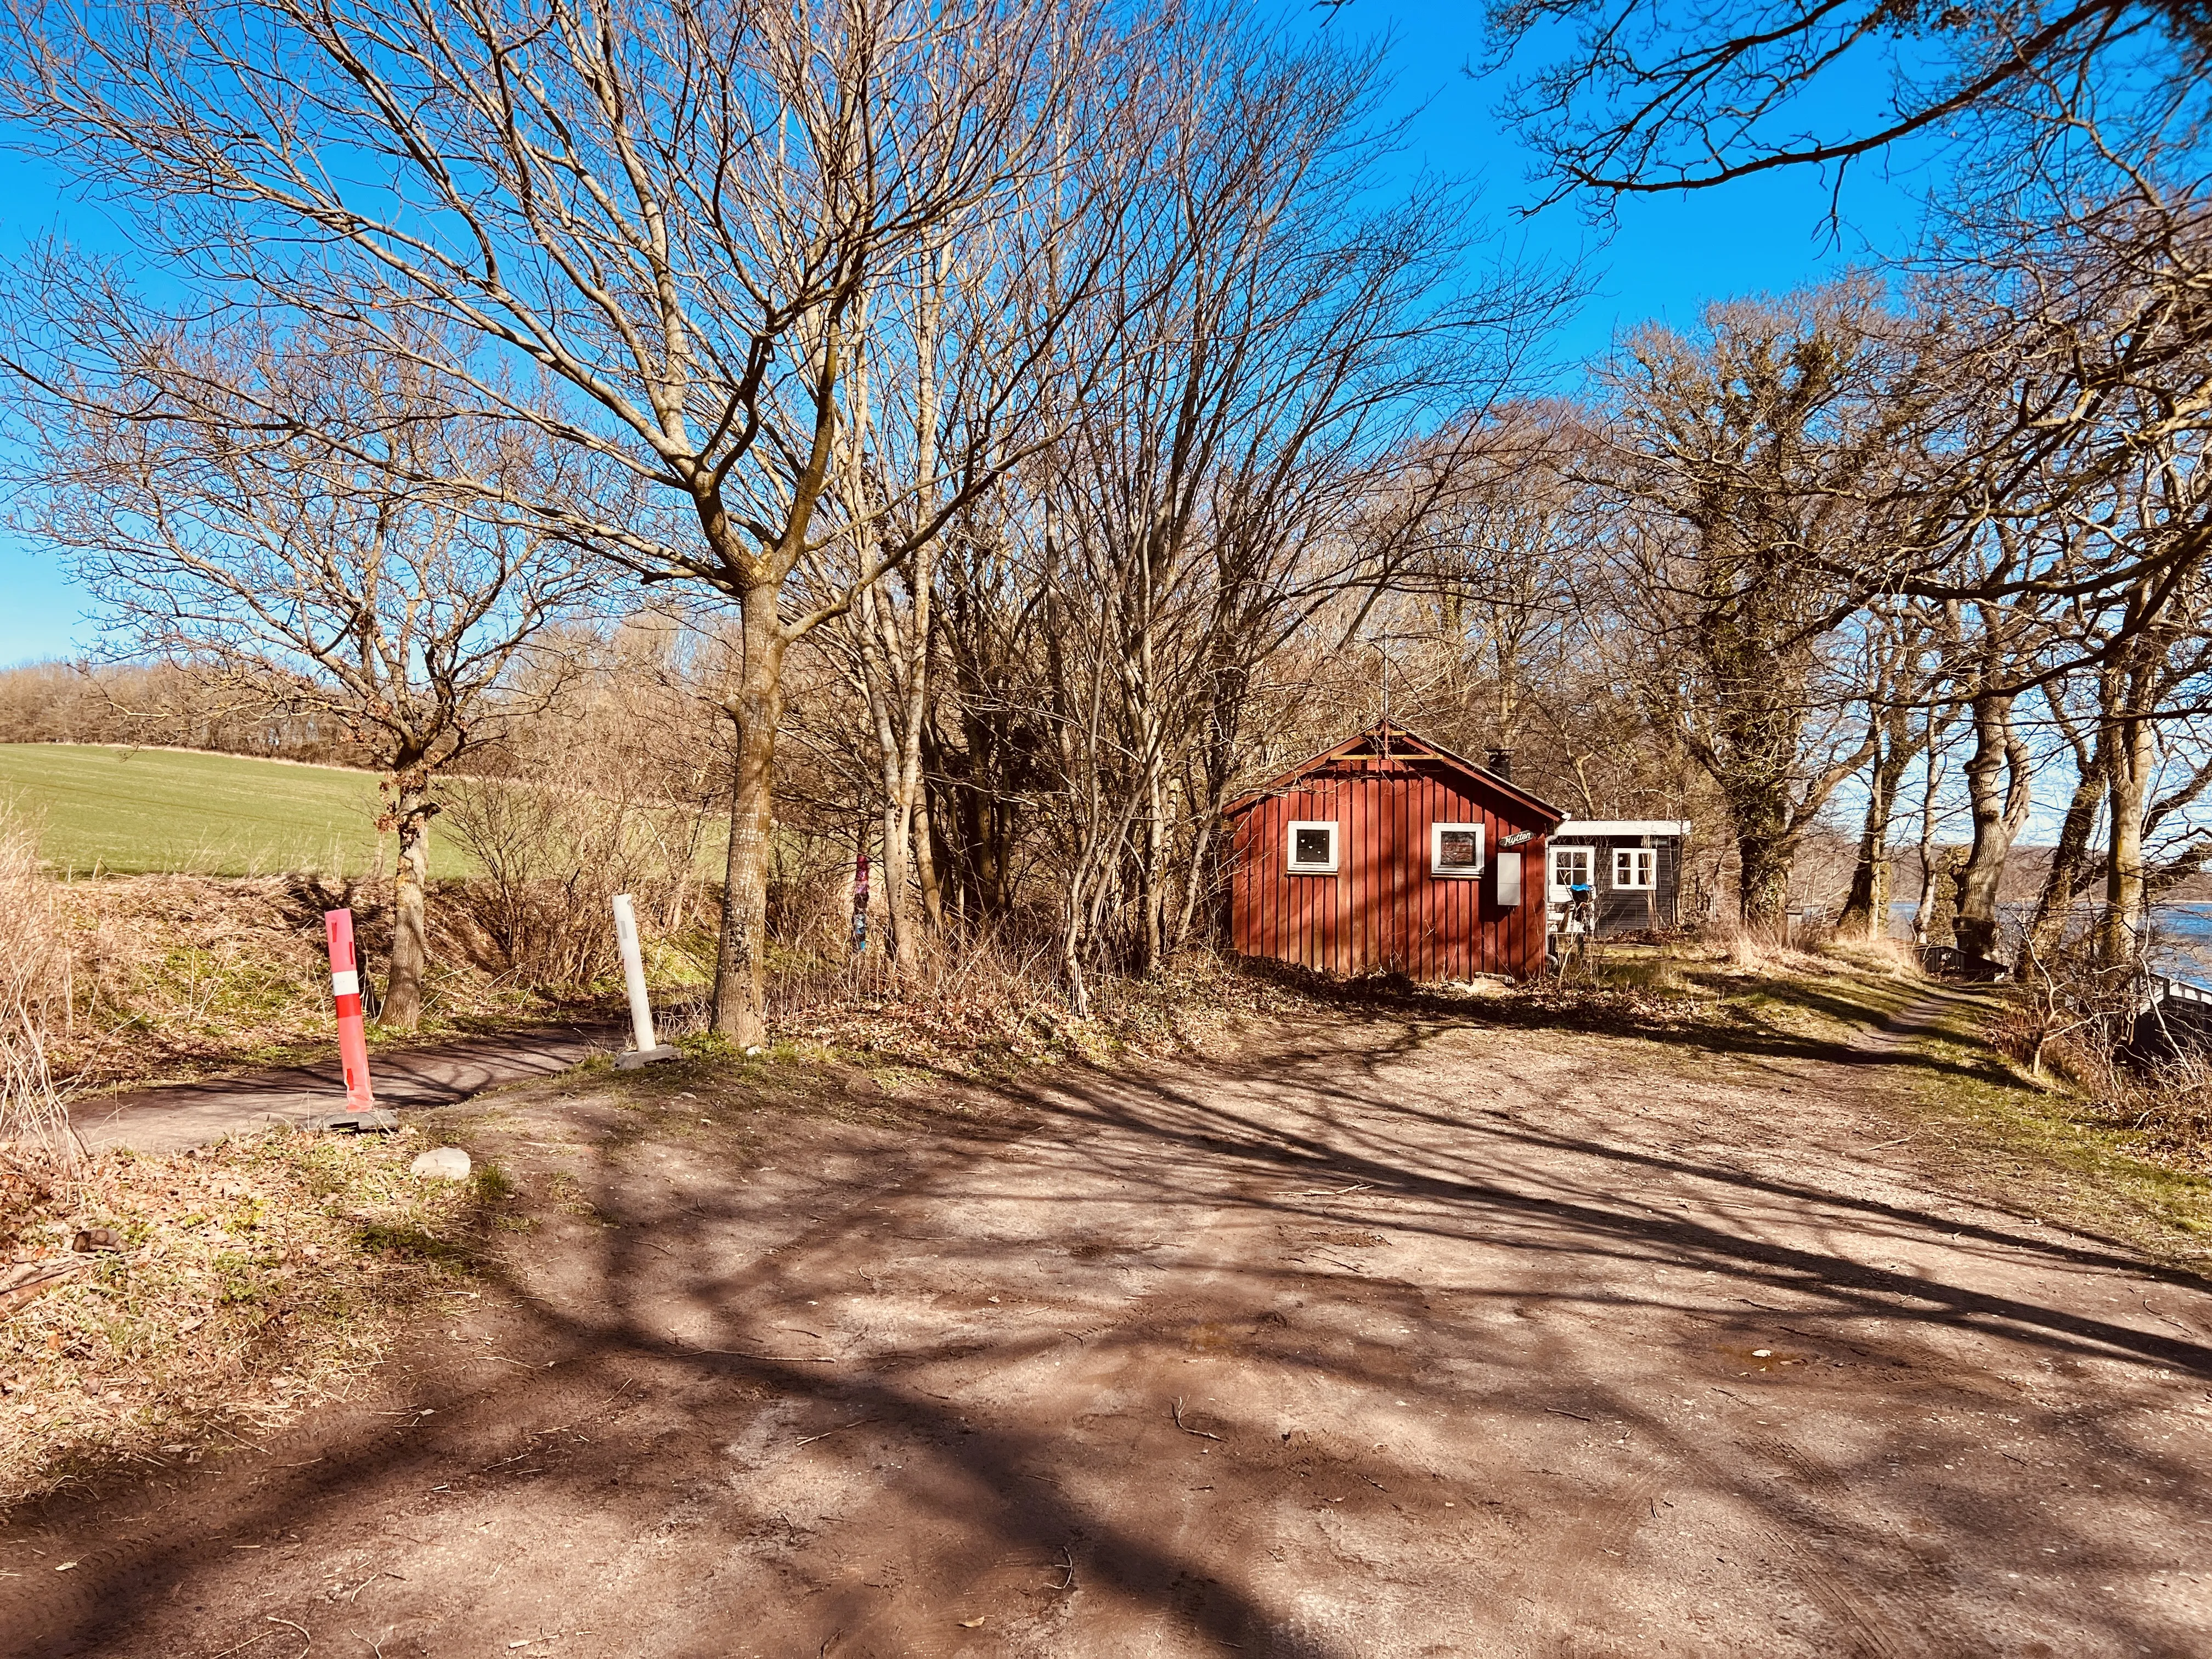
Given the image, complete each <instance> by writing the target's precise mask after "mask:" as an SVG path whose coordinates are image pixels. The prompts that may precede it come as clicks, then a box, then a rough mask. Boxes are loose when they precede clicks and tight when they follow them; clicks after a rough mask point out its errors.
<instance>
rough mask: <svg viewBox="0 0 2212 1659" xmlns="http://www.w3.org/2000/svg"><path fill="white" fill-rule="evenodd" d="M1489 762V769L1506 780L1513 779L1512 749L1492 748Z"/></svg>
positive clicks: (1510, 780)
mask: <svg viewBox="0 0 2212 1659" xmlns="http://www.w3.org/2000/svg"><path fill="white" fill-rule="evenodd" d="M1489 764H1490V769H1491V770H1492V771H1493V772H1495V773H1497V774H1498V776H1499V777H1501V778H1503V779H1504V780H1505V781H1506V782H1508V783H1510V782H1512V781H1513V751H1512V750H1510V749H1493V750H1491V751H1490V763H1489Z"/></svg>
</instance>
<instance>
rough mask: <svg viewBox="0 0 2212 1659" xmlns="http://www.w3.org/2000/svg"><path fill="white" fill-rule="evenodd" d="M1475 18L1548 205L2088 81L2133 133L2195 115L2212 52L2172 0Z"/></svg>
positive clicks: (1599, 11) (1899, 132) (2046, 115)
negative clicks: (1504, 72)
mask: <svg viewBox="0 0 2212 1659" xmlns="http://www.w3.org/2000/svg"><path fill="white" fill-rule="evenodd" d="M1489 15H1490V21H1491V28H1492V41H1493V43H1494V46H1493V56H1492V67H1497V66H1498V65H1500V64H1504V62H1505V61H1506V60H1507V59H1509V58H1511V57H1512V56H1514V55H1515V54H1516V52H1521V51H1522V50H1524V49H1525V50H1526V52H1527V53H1528V58H1527V59H1525V60H1524V63H1523V67H1522V74H1521V76H1520V77H1519V78H1518V80H1517V81H1516V83H1515V84H1514V86H1513V88H1512V89H1511V91H1510V94H1508V96H1507V99H1506V101H1505V110H1504V112H1505V114H1506V116H1507V118H1508V119H1510V120H1512V121H1514V122H1515V123H1516V125H1519V126H1520V127H1521V128H1522V131H1523V133H1524V135H1525V137H1526V139H1527V142H1528V143H1530V144H1531V145H1532V146H1533V147H1534V149H1535V150H1536V153H1537V154H1538V155H1541V157H1543V158H1544V160H1545V161H1546V163H1547V169H1548V171H1549V173H1550V174H1551V177H1552V190H1551V199H1553V200H1557V199H1559V198H1561V197H1565V195H1566V194H1567V193H1569V192H1571V191H1578V190H1588V191H1601V192H1606V193H1608V194H1614V195H1631V194H1643V193H1648V192H1650V191H1667V190H1686V189H1699V188H1706V187H1711V186H1713V185H1725V184H1728V183H1730V182H1732V181H1734V180H1736V179H1743V178H1747V177H1749V176H1752V175H1753V174H1756V173H1765V172H1771V171H1772V170H1774V169H1776V168H1778V167H1820V168H1823V169H1826V170H1829V171H1830V172H1832V173H1841V171H1842V170H1843V169H1844V168H1845V167H1848V166H1849V165H1850V163H1851V162H1853V161H1857V160H1859V159H1861V158H1863V157H1868V156H1873V155H1877V154H1878V153H1880V152H1881V151H1884V150H1887V149H1890V148H1891V147H1892V146H1894V145H1897V144H1899V143H1901V142H1904V141H1909V140H1913V139H1916V138H1928V139H1942V138H1951V137H1955V136H1956V135H1957V134H1958V133H1959V132H1960V130H1961V129H1964V128H1971V127H1972V126H1973V125H1975V124H1976V122H1977V121H1978V120H1992V121H1993V124H1994V125H1998V126H2000V127H2005V128H2010V127H2014V126H2015V125H2016V119H2015V120H2010V121H2008V120H2006V119H2005V118H2007V117H2011V118H2020V117H2023V116H2025V117H2026V118H2029V119H2031V120H2036V121H2039V122H2043V123H2045V124H2051V123H2060V124H2063V122H2065V121H2066V120H2068V119H2069V118H2070V117H2071V115H2072V113H2074V112H2075V109H2076V107H2077V106H2076V104H2075V100H2081V99H2084V98H2088V97H2093V96H2100V95H2101V97H2102V98H2103V99H2105V100H2106V101H2107V102H2108V103H2111V104H2113V105H2117V106H2122V107H2124V109H2125V110H2126V111H2127V112H2128V122H2129V125H2130V126H2133V127H2135V128H2136V129H2138V130H2140V128H2142V126H2143V125H2149V124H2172V125H2182V124H2183V123H2184V122H2185V118H2186V112H2188V111H2191V110H2197V111H2201V110H2202V108H2203V87H2204V80H2205V76H2204V71H2205V69H2206V68H2207V66H2208V64H2212V21H2208V19H2207V17H2206V15H2205V13H2204V10H2203V8H2202V7H2201V6H2198V5H2197V4H2194V3H2192V0H2075V3H2069V4H2061V5H2057V6H2054V7H2048V8H2020V7H2015V6H2008V5H2002V4H1997V3H1992V0H1978V3H1970V4H1966V5H1958V6H1947V7H1942V8H1932V9H1931V8H1925V7H1912V8H1905V9H1900V8H1899V7H1897V6H1895V5H1893V4H1890V3H1887V0H1846V3H1836V0H1725V3H1722V4H1717V5H1712V6H1704V7H1699V8H1694V9H1682V8H1678V7H1674V6H1668V5H1665V4H1662V3H1660V0H1492V3H1491V4H1490V6H1489ZM1876 87H1881V88H1884V95H1882V96H1880V97H1879V98H1877V97H1875V96H1870V95H1869V91H1870V89H1871V88H1876ZM2017 155H2018V151H2017V150H2016V149H2015V151H2014V152H2013V159H2015V161H2016V159H2017ZM1992 159H1995V157H1994V154H1993V156H1992Z"/></svg>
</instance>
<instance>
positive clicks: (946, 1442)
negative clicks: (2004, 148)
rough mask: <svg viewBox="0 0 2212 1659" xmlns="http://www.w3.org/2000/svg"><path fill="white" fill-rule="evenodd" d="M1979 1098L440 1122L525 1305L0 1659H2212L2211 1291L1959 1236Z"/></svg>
mask: <svg viewBox="0 0 2212 1659" xmlns="http://www.w3.org/2000/svg"><path fill="white" fill-rule="evenodd" d="M1950 1063H1953V1062H1951V1061H1948V1060H1943V1059H1941V1058H1939V1057H1937V1056H1936V1055H1935V1054H1932V1053H1930V1052H1924V1051H1922V1050H1919V1049H1917V1048H1915V1047H1913V1045H1911V1043H1909V1042H1907V1043H1894V1044H1889V1045H1883V1044H1879V1043H1876V1044H1869V1045H1867V1046H1865V1047H1863V1048H1860V1049H1857V1050H1851V1051H1839V1050H1835V1049H1831V1048H1821V1047H1820V1046H1819V1045H1817V1044H1814V1043H1811V1042H1805V1043H1792V1042H1773V1043H1768V1044H1765V1045H1763V1046H1761V1047H1760V1048H1757V1049H1755V1050H1747V1051H1745V1052H1740V1053H1734V1054H1717V1053H1714V1052H1711V1051H1710V1050H1709V1049H1705V1048H1699V1046H1698V1045H1696V1044H1694V1043H1689V1042H1672V1041H1667V1040H1646V1039H1639V1038H1636V1037H1630V1036H1593V1035H1568V1034H1560V1033H1546V1032H1531V1031H1528V1030H1504V1029H1496V1028H1486V1027H1483V1026H1480V1025H1467V1026H1452V1025H1449V1024H1427V1025H1420V1024H1407V1023H1404V1022H1401V1021H1390V1020H1366V1021H1352V1020H1346V1021H1345V1022H1343V1023H1341V1024H1331V1025H1325V1026H1322V1027H1317V1028H1316V1029H1311V1030H1298V1031H1293V1032H1277V1033H1275V1034H1274V1035H1273V1036H1272V1037H1270V1038H1268V1039H1267V1040H1266V1041H1263V1042H1254V1043H1252V1044H1251V1045H1249V1047H1248V1048H1247V1050H1246V1051H1245V1052H1244V1053H1243V1054H1241V1055H1240V1056H1239V1057H1237V1059H1235V1060H1223V1061H1220V1062H1218V1063H1210V1064H1201V1063H1196V1062H1193V1063H1190V1064H1187V1065H1182V1066H1176V1067H1175V1068H1172V1069H1169V1070H1164V1071H1159V1072H1155V1073H1150V1074H1146V1075H1142V1076H1137V1075H1132V1076H1127V1077H1111V1076H1107V1075H1103V1074H1100V1073H1079V1072H1076V1071H1074V1070H1073V1069H1072V1068H1064V1069H1063V1070H1061V1071H1060V1072H1058V1073H1051V1074H1048V1076H1049V1077H1050V1079H1051V1080H1050V1082H1049V1083H1048V1085H1046V1086H1042V1087H1041V1088H1039V1089H1038V1090H1037V1091H1035V1092H1034V1094H1033V1095H1031V1096H1030V1097H1026V1098H1024V1099H1023V1100H1021V1101H1018V1102H1010V1101H1008V1100H1006V1099H1005V1098H1002V1097H991V1096H987V1095H985V1094H983V1093H982V1092H981V1091H976V1090H974V1089H973V1088H970V1087H965V1086H962V1085H951V1084H946V1085H933V1084H931V1083H929V1082H927V1080H918V1081H915V1082H914V1083H913V1084H912V1085H910V1086H902V1090H901V1091H899V1094H898V1095H897V1096H896V1097H885V1096H882V1095H879V1094H874V1093H872V1092H871V1091H872V1089H873V1087H874V1085H872V1084H871V1083H869V1082H868V1080H867V1079H864V1078H860V1077H858V1076H854V1077H852V1078H849V1079H846V1080H845V1081H844V1082H842V1083H837V1084H834V1085H826V1084H817V1085H814V1086H812V1087H811V1089H810V1091H808V1092H807V1093H806V1094H805V1097H804V1098H794V1099H793V1100H791V1101H788V1102H779V1101H778V1100H776V1099H775V1098H772V1097H763V1096H761V1095H758V1094H757V1093H753V1092H749V1091H733V1090H730V1089H727V1088H725V1087H720V1086H718V1085H715V1084H714V1083H713V1082H712V1081H711V1080H709V1079H707V1078H706V1077H705V1076H704V1075H703V1074H702V1075H700V1076H692V1075H690V1074H686V1075H682V1076H674V1075H671V1074H670V1073H671V1072H673V1071H674V1070H675V1068H659V1070H658V1071H657V1072H656V1073H653V1074H641V1076H640V1077H637V1078H629V1079H620V1080H614V1079H607V1078H605V1077H604V1076H602V1077H600V1078H598V1079H592V1078H590V1077H588V1076H586V1077H583V1078H580V1079H579V1078H571V1079H567V1080H565V1081H563V1082H561V1083H558V1084H534V1085H526V1086H524V1087H523V1088H521V1089H519V1090H516V1091H509V1092H508V1093H507V1094H505V1095H502V1096H499V1097H493V1099H492V1100H491V1101H489V1102H487V1103H481V1104H480V1106H479V1108H478V1109H476V1110H475V1111H474V1112H473V1113H472V1114H471V1115H470V1116H469V1118H468V1119H467V1127H465V1129H462V1130H459V1131H457V1133H462V1134H463V1136H464V1138H465V1139H467V1140H468V1141H469V1142H470V1144H471V1145H472V1146H475V1147H476V1149H477V1152H479V1154H480V1155H489V1156H490V1157H491V1158H495V1160H497V1162H498V1164H500V1166H501V1168H502V1169H503V1170H506V1171H507V1172H508V1173H509V1174H510V1175H511V1176H512V1178H513V1182H514V1183H515V1193H516V1195H515V1197H514V1198H513V1200H509V1201H507V1202H506V1203H505V1204H503V1205H501V1206H499V1207H500V1208H501V1209H502V1211H503V1212H506V1213H504V1214H503V1216H502V1218H501V1223H500V1225H498V1226H497V1227H495V1229H494V1231H492V1232H491V1233H490V1235H489V1237H491V1238H492V1239H493V1240H494V1241H495V1246H496V1256H497V1261H496V1264H495V1267H494V1268H493V1269H492V1270H491V1271H490V1272H489V1273H488V1276H487V1277H486V1278H485V1279H483V1281H482V1282H480V1283H479V1284H477V1285H474V1286H472V1287H471V1288H468V1289H465V1290H463V1291H457V1292H456V1293H454V1294H453V1295H451V1296H449V1297H446V1298H444V1300H443V1304H442V1312H441V1316H439V1317H437V1318H436V1319H435V1322H432V1323H428V1324H426V1325H425V1326H424V1327H423V1328H420V1329H419V1330H418V1331H416V1333H415V1334H413V1335H412V1336H411V1337H410V1339H409V1340H407V1341H406V1342H405V1343H404V1345H403V1346H402V1347H401V1348H400V1349H399V1350H398V1352H395V1353H394V1354H393V1356H392V1358H391V1359H390V1360H389V1361H388V1362H387V1363H386V1364H384V1365H383V1366H382V1367H381V1368H380V1369H379V1370H377V1371H376V1372H374V1374H373V1376H372V1378H371V1380H370V1381H369V1383H368V1384H367V1385H366V1386H365V1387H364V1389H363V1390H362V1393H361V1395H359V1397H357V1398H355V1399H352V1400H349V1401H334V1402H331V1403H329V1404H327V1405H325V1406H324V1407H320V1408H319V1409H317V1410H315V1411H313V1412H312V1413H307V1415H305V1416H304V1417H303V1418H302V1419H301V1420H300V1421H299V1422H298V1423H297V1424H296V1425H295V1427H293V1428H292V1429H290V1430H289V1431H285V1432H284V1433H283V1434H281V1435H279V1436H276V1437H272V1438H271V1439H270V1440H269V1441H268V1442H267V1443H264V1444H262V1445H259V1446H257V1447H251V1448H240V1449H239V1450H238V1451H237V1452H236V1453H234V1455H228V1456H225V1457H222V1458H220V1459H213V1460H210V1461H208V1462H203V1463H201V1464H200V1465H198V1466H197V1467H195V1468H181V1467H179V1468H170V1469H166V1470H161V1471H159V1472H150V1471H149V1474H148V1475H147V1476H146V1478H145V1479H144V1480H143V1481H141V1482H139V1483H137V1484H135V1485H131V1486H127V1487H118V1488H117V1489H115V1490H113V1491H112V1492H108V1493H106V1495H104V1496H103V1497H101V1498H99V1499H98V1500H96V1501H94V1500H91V1499H80V1500H78V1501H76V1503H75V1504H57V1505H53V1506H50V1507H49V1508H48V1509H47V1510H45V1511H43V1512H41V1513H39V1514H36V1515H32V1516H23V1517H18V1519H17V1521H16V1522H15V1524H14V1525H13V1526H12V1527H11V1528H9V1535H8V1541H7V1543H6V1545H5V1547H4V1553H0V1568H4V1570H5V1571H7V1572H8V1573H9V1574H10V1575H11V1576H10V1577H6V1578H0V1633H4V1634H5V1636H6V1640H5V1641H4V1642H0V1646H4V1648H5V1649H6V1650H7V1651H9V1652H10V1653H16V1654H25V1655H33V1654H35V1655H40V1656H44V1655H61V1654H114V1655H131V1656H137V1655H145V1656H191V1659H216V1656H228V1655H237V1654H245V1655H249V1656H252V1659H305V1656H307V1655H308V1654H310V1653H312V1654H313V1655H315V1656H318V1659H320V1656H359V1659H372V1656H380V1659H400V1656H415V1655H436V1656H463V1655H466V1656H477V1655H482V1656H490V1659H496V1656H503V1655H527V1656H532V1659H536V1656H559V1659H568V1656H577V1659H583V1656H606V1659H617V1656H640V1655H651V1656H708V1655H714V1656H723V1655H738V1656H743V1655H759V1656H776V1659H781V1656H794V1655H803V1656H814V1659H821V1656H863V1655H882V1656H892V1655H926V1656H953V1655H975V1656H985V1655H1071V1654H1075V1655H1094V1654H1095V1655H1111V1656H1125V1655H1126V1656H1149V1655H1158V1656H1180V1655H1199V1654H1221V1653H1241V1654H1246V1655H1255V1656H1256V1655H1279V1656H1314V1659H1322V1656H1329V1659H1336V1656H1346V1659H1349V1656H1399V1655H1405V1656H1412V1655H1441V1654H1468V1655H1475V1654H1578V1655H1654V1654H1713V1653H1749V1652H1757V1653H1759V1654H1761V1655H1768V1656H1778V1655H1791V1654H1819V1655H1840V1654H1886V1655H1907V1654H1930V1653H1941V1654H1981V1653H1989V1654H2023V1655H2025V1654H2047V1655H2064V1656H2082V1655H2100V1654H2172V1655H2184V1654H2203V1653H2206V1652H2212V1582H2208V1578H2212V1568H2208V1565H2207V1564H2208V1563H2212V1505H2208V1503H2207V1500H2206V1496H2205V1494H2206V1492H2207V1490H2208V1487H2207V1480H2206V1477H2207V1474H2208V1473H2212V1294H2208V1293H2207V1288H2206V1286H2205V1285H2203V1282H2202V1281H2200V1280H2198V1279H2193V1278H2190V1277H2186V1276H2183V1275H2178V1274H2171V1273H2164V1272H2161V1271H2160V1270H2158V1269H2156V1268H2154V1267H2152V1266H2150V1265H2148V1264H2147V1263H2146V1262H2144V1261H2142V1260H2141V1259H2139V1258H2137V1257H2136V1256H2134V1255H2131V1254H2130V1253H2129V1252H2128V1251H2127V1250H2125V1249H2123V1248H2121V1247H2119V1246H2118V1245H2115V1244H2112V1243H2106V1242H2102V1241H2100V1240H2098V1239H2095V1238H2093V1237H2086V1236H2083V1235H2081V1234H2078V1233H2071V1232H2069V1231H2066V1230H2064V1229H2063V1228H2062V1227H2060V1226H2057V1225H2051V1224H2048V1223H2045V1222H2043V1221H2040V1220H2039V1218H2037V1216H2036V1215H2035V1214H2034V1213H2033V1208H2034V1206H2033V1204H2032V1203H2030V1202H2027V1201H2023V1202H2022V1203H2021V1204H2019V1205H2015V1206H2006V1205H2001V1204H1995V1203H1990V1202H1985V1201H1981V1200H1976V1199H1974V1198H1972V1196H1970V1195H1968V1194H1966V1193H1965V1192H1964V1191H1963V1190H1955V1191H1954V1189H1953V1187H1952V1184H1951V1180H1950V1172H1949V1171H1948V1170H1946V1169H1945V1168H1944V1166H1943V1164H1942V1161H1941V1159H1940V1158H1931V1157H1930V1156H1929V1154H1928V1153H1927V1152H1925V1151H1924V1147H1925V1145H1926V1143H1925V1141H1924V1140H1923V1139H1919V1138H1917V1135H1916V1130H1915V1127H1914V1124H1913V1121H1911V1118H1910V1116H1909V1115H1907V1114H1906V1113H1905V1109H1904V1108H1903V1107H1901V1106H1899V1104H1897V1103H1896V1101H1895V1099H1893V1093H1894V1091H1896V1090H1897V1089H1898V1088H1899V1086H1900V1085H1903V1084H1904V1083H1905V1082H1907V1081H1909V1080H1910V1079H1911V1078H1912V1077H1913V1076H1915V1075H1924V1074H1926V1073H1928V1072H1929V1068H1940V1067H1941V1066H1944V1065H1947V1064H1950ZM448 1121H449V1122H453V1123H459V1122H460V1121H461V1119H460V1118H459V1117H457V1116H456V1117H449V1119H448Z"/></svg>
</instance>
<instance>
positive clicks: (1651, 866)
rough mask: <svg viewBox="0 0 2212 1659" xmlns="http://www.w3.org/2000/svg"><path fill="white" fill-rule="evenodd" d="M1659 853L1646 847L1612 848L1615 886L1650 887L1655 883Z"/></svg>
mask: <svg viewBox="0 0 2212 1659" xmlns="http://www.w3.org/2000/svg"><path fill="white" fill-rule="evenodd" d="M1658 874H1659V854H1656V853H1655V852H1653V851H1652V850H1651V849H1650V848H1648V847H1616V848H1613V885H1614V886H1615V887H1651V886H1656V884H1657V879H1658Z"/></svg>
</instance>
